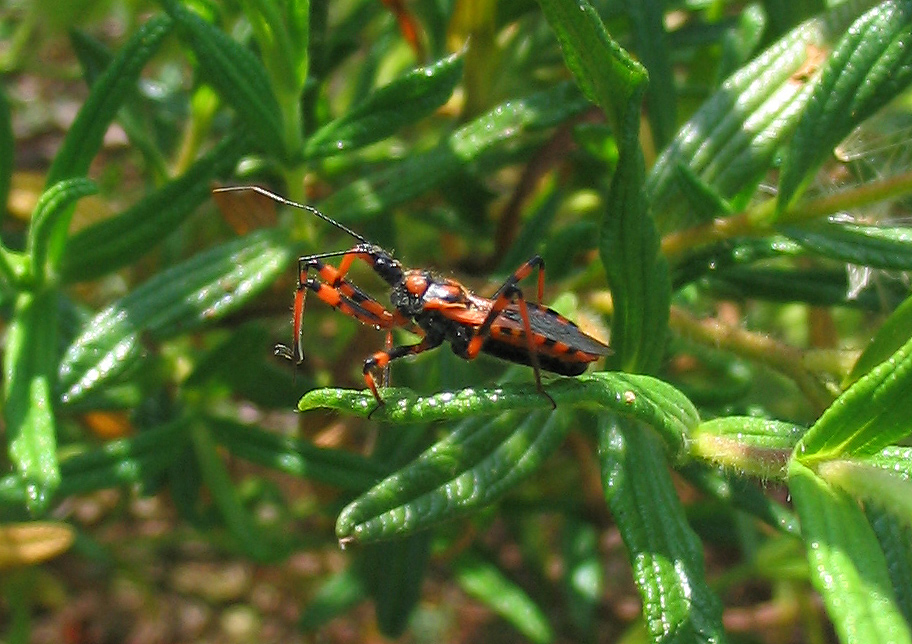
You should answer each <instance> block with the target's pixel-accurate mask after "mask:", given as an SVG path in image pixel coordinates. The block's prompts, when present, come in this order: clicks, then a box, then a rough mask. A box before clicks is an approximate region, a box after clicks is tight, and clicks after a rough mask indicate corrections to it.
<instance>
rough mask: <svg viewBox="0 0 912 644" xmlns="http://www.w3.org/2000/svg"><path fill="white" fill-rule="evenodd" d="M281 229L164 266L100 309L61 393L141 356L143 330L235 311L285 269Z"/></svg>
mask: <svg viewBox="0 0 912 644" xmlns="http://www.w3.org/2000/svg"><path fill="white" fill-rule="evenodd" d="M291 256H292V254H291V251H290V249H289V248H288V247H287V245H286V244H285V241H284V239H283V234H282V232H281V231H278V230H274V229H270V230H260V231H257V232H255V233H252V234H250V235H247V236H246V237H242V238H239V239H235V240H232V241H230V242H228V243H225V244H223V245H221V246H219V247H217V248H213V249H211V250H209V251H207V252H205V253H201V254H199V255H197V256H195V257H193V258H191V259H189V260H187V261H186V262H184V263H182V264H179V265H177V266H174V267H172V268H170V269H169V270H166V271H164V272H162V273H160V274H158V275H156V276H155V277H153V278H152V279H150V280H148V281H147V282H146V283H145V284H143V285H142V286H140V287H139V288H137V289H136V290H134V291H133V292H131V293H130V294H128V295H126V296H125V297H124V298H122V299H121V300H119V301H117V302H115V303H114V304H112V305H110V306H109V307H107V308H106V309H104V310H103V311H101V312H100V313H98V314H97V315H96V316H95V317H94V318H93V319H92V320H90V321H89V323H88V324H87V325H86V329H85V331H83V333H82V335H80V336H79V337H78V338H77V339H76V340H75V341H74V342H73V344H72V345H70V347H69V349H67V351H66V353H65V354H64V357H63V360H62V362H61V365H60V387H61V394H62V397H61V399H62V400H63V402H64V403H74V402H77V401H78V400H79V399H81V398H83V397H84V396H85V395H86V394H88V393H89V392H91V391H93V390H95V389H97V388H99V387H102V386H104V385H108V384H110V383H111V382H112V381H114V380H115V379H116V377H117V376H118V375H120V374H122V373H124V372H125V371H126V370H127V369H128V368H129V367H131V366H132V365H134V364H135V362H136V361H137V360H138V359H139V358H140V357H141V355H142V347H141V343H140V339H141V335H144V334H148V335H149V336H150V337H152V338H155V339H159V340H161V339H164V338H168V337H171V336H174V335H177V334H180V333H187V332H189V331H191V330H193V329H196V328H199V327H201V326H203V325H206V324H211V323H212V322H214V321H216V320H218V319H220V318H222V317H224V316H225V315H227V314H229V313H231V312H233V311H235V310H237V309H238V308H240V307H241V306H243V305H244V304H246V303H247V302H249V301H250V300H251V299H253V298H254V297H256V295H257V294H258V293H259V292H260V291H261V290H262V289H264V288H266V287H267V286H268V285H269V284H271V283H272V281H273V280H274V279H275V278H276V276H277V275H278V274H279V273H281V272H282V271H283V270H285V269H286V268H287V266H288V263H289V262H290V261H291Z"/></svg>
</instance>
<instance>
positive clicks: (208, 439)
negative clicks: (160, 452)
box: [190, 423, 275, 562]
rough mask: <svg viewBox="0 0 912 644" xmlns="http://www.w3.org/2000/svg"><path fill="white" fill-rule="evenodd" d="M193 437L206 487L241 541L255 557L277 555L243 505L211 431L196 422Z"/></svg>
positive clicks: (248, 553) (257, 558)
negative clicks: (216, 447)
mask: <svg viewBox="0 0 912 644" xmlns="http://www.w3.org/2000/svg"><path fill="white" fill-rule="evenodd" d="M190 437H191V439H192V441H193V447H194V453H195V454H196V459H197V462H198V463H199V467H200V471H201V472H202V474H203V479H204V481H205V482H206V487H207V488H208V489H209V492H210V493H211V494H212V499H213V501H214V502H215V505H216V506H217V507H218V509H219V511H220V512H221V515H222V518H223V520H224V521H225V525H226V526H227V527H228V530H229V531H230V532H231V534H232V535H233V536H234V538H235V539H236V540H237V542H238V545H239V546H240V547H241V548H243V550H244V552H245V554H246V555H247V556H249V557H251V558H252V559H254V560H255V561H260V562H267V561H270V560H272V559H274V558H275V554H273V552H272V551H271V549H270V547H269V543H268V542H267V541H266V540H265V539H264V535H262V534H261V533H260V530H259V528H258V527H257V525H256V523H255V521H254V519H253V516H252V515H251V514H250V512H249V511H248V510H247V508H245V507H244V505H243V503H242V501H241V498H240V496H239V494H238V489H237V488H236V487H235V486H234V484H233V483H232V482H231V477H230V476H229V475H228V470H227V469H225V463H224V462H223V461H222V458H221V456H219V453H218V451H217V450H216V449H215V442H214V441H213V440H212V436H211V435H210V433H209V431H208V430H207V429H206V428H205V427H203V426H202V425H201V424H199V423H196V424H194V425H193V426H192V427H191V430H190Z"/></svg>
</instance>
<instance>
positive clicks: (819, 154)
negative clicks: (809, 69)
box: [778, 0, 912, 212]
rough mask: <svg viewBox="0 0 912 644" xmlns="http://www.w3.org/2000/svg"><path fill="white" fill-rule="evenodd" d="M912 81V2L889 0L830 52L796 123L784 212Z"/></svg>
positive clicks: (783, 184)
mask: <svg viewBox="0 0 912 644" xmlns="http://www.w3.org/2000/svg"><path fill="white" fill-rule="evenodd" d="M910 81H912V4H910V3H909V2H907V1H905V0H887V1H885V2H881V3H880V4H878V5H877V6H876V7H875V8H874V9H871V10H870V11H869V12H867V13H866V14H865V15H863V16H862V17H860V18H859V19H858V20H857V21H855V23H854V24H853V25H852V26H851V28H849V30H848V31H847V32H846V35H845V36H844V37H843V38H842V40H841V41H840V42H839V44H838V46H837V47H836V49H835V50H834V51H833V53H832V54H831V55H830V56H829V57H828V59H827V62H826V65H825V66H824V68H823V71H822V72H821V75H820V77H819V79H817V81H816V82H815V83H814V84H813V91H812V94H811V95H810V97H809V98H808V99H807V106H806V107H805V109H804V110H803V111H802V114H801V118H800V120H799V122H798V124H797V127H796V128H795V133H794V135H793V136H792V138H791V140H790V142H789V147H788V150H787V151H786V154H785V159H784V162H783V165H782V176H781V178H780V180H779V197H778V199H779V203H778V205H779V210H780V212H781V211H782V210H784V209H785V208H787V207H788V206H789V205H790V204H792V203H794V201H795V199H796V197H797V196H798V195H799V194H801V192H802V190H803V188H804V187H805V186H806V185H807V184H808V183H809V182H810V181H811V180H813V178H814V174H815V172H816V170H817V168H818V167H819V166H820V165H821V164H822V163H823V161H824V160H825V159H826V158H827V157H828V156H829V155H830V154H831V153H832V150H833V148H834V147H835V146H836V145H837V144H838V143H839V142H840V141H842V140H843V139H844V138H845V137H846V136H848V135H849V133H850V132H851V131H852V130H853V129H854V128H855V127H856V126H858V124H859V123H861V122H863V121H864V120H865V119H866V118H868V117H869V116H871V115H872V114H873V113H874V112H875V111H877V110H878V109H880V108H881V107H883V106H884V105H885V104H886V103H887V102H888V101H890V100H891V99H892V98H894V97H895V96H897V95H898V94H899V93H900V92H901V91H903V90H904V89H905V88H906V87H908V85H909V82H910Z"/></svg>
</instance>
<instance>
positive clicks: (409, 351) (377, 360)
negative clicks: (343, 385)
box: [364, 336, 443, 418]
mask: <svg viewBox="0 0 912 644" xmlns="http://www.w3.org/2000/svg"><path fill="white" fill-rule="evenodd" d="M441 344H443V337H441V336H425V337H424V338H423V339H422V340H421V342H419V343H418V344H410V345H407V346H400V347H392V348H390V349H387V350H385V351H378V352H377V353H375V354H374V355H372V356H371V357H370V358H368V359H367V360H365V361H364V382H366V383H367V386H368V388H369V389H370V390H371V393H372V394H374V398H375V399H376V401H377V406H376V407H374V408H373V409H372V410H371V412H370V413H369V414H368V415H367V417H368V418H370V417H371V416H373V415H374V412H375V411H377V410H378V409H380V407H382V406H383V404H384V402H383V399H382V398H381V397H380V392H379V391H378V390H377V383H376V381H375V380H374V375H373V373H372V372H374V371H383V370H384V369H386V368H387V367H388V366H389V363H390V362H392V361H393V360H398V359H399V358H404V357H405V356H414V355H418V354H419V353H422V352H424V351H427V350H428V349H434V348H436V347H439V346H440V345H441Z"/></svg>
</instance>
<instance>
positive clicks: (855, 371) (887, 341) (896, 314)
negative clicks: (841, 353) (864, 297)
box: [842, 297, 912, 387]
mask: <svg viewBox="0 0 912 644" xmlns="http://www.w3.org/2000/svg"><path fill="white" fill-rule="evenodd" d="M909 338H912V297H908V298H906V299H905V300H904V301H903V303H902V304H900V305H899V306H898V307H896V309H895V310H894V311H893V312H892V313H891V314H890V317H888V318H887V319H886V321H884V323H883V324H882V325H881V327H880V329H878V330H877V333H876V334H875V335H874V337H873V338H872V339H871V341H870V342H869V343H868V346H866V347H865V350H864V351H862V353H861V355H860V356H858V360H856V361H855V364H854V366H853V367H852V371H851V372H849V375H847V376H846V378H845V380H844V381H843V383H842V386H843V387H847V386H848V385H850V384H852V383H853V382H855V381H856V380H858V379H859V378H861V377H862V376H863V375H864V374H866V373H868V372H869V371H871V369H873V368H874V367H876V366H877V365H879V364H880V363H881V362H883V361H884V360H886V359H887V358H889V357H890V356H891V355H892V354H893V353H894V352H896V351H897V350H899V348H900V347H901V346H902V345H903V344H905V343H906V341H907V340H908V339H909Z"/></svg>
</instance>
